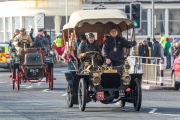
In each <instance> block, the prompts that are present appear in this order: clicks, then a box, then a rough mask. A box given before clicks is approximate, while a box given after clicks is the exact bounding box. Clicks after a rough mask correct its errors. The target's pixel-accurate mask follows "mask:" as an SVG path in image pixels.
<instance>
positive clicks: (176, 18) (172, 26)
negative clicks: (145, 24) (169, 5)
mask: <svg viewBox="0 0 180 120" xmlns="http://www.w3.org/2000/svg"><path fill="white" fill-rule="evenodd" d="M168 24H169V26H168V28H169V30H168V32H169V35H179V33H180V9H169V22H168Z"/></svg>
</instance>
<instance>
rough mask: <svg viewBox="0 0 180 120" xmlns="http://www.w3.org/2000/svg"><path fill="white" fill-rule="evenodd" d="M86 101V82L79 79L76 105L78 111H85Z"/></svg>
mask: <svg viewBox="0 0 180 120" xmlns="http://www.w3.org/2000/svg"><path fill="white" fill-rule="evenodd" d="M86 101H87V86H86V80H85V79H83V78H81V79H80V81H79V87H78V104H79V109H80V110H81V111H84V110H85V108H86Z"/></svg>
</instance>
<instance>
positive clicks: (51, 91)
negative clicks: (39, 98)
mask: <svg viewBox="0 0 180 120" xmlns="http://www.w3.org/2000/svg"><path fill="white" fill-rule="evenodd" d="M42 92H50V93H64V92H57V91H53V90H49V89H45V90H43V91H42Z"/></svg>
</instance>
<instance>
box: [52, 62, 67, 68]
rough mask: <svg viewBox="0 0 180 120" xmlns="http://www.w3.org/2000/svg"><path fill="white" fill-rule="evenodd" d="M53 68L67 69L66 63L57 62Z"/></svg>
mask: <svg viewBox="0 0 180 120" xmlns="http://www.w3.org/2000/svg"><path fill="white" fill-rule="evenodd" d="M54 67H55V68H60V67H67V63H61V62H57V63H55V64H54Z"/></svg>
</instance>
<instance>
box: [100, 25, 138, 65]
mask: <svg viewBox="0 0 180 120" xmlns="http://www.w3.org/2000/svg"><path fill="white" fill-rule="evenodd" d="M135 45H136V41H132V42H130V41H128V40H126V39H125V38H123V37H120V36H118V28H117V26H116V25H112V26H111V28H110V37H108V38H107V39H106V41H105V42H104V44H103V48H102V55H103V57H104V59H105V63H106V64H107V65H112V66H119V65H123V64H124V50H123V47H125V48H131V47H133V46H135Z"/></svg>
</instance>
